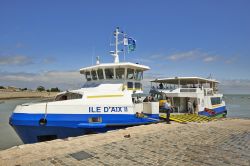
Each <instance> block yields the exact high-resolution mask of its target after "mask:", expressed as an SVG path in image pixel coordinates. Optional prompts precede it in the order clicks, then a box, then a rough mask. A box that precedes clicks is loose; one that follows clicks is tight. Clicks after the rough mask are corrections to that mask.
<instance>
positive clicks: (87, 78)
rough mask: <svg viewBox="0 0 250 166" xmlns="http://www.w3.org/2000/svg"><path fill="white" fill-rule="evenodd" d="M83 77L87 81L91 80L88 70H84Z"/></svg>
mask: <svg viewBox="0 0 250 166" xmlns="http://www.w3.org/2000/svg"><path fill="white" fill-rule="evenodd" d="M85 77H86V80H87V81H91V75H90V72H89V71H86V72H85Z"/></svg>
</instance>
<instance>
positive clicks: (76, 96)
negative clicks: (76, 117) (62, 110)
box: [55, 92, 82, 101]
mask: <svg viewBox="0 0 250 166" xmlns="http://www.w3.org/2000/svg"><path fill="white" fill-rule="evenodd" d="M81 98H82V94H79V93H71V92H68V93H64V94H61V95H58V96H56V98H55V101H62V100H73V99H81Z"/></svg>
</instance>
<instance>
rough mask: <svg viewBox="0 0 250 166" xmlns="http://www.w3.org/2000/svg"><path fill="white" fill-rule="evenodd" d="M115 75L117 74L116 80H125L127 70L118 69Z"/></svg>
mask: <svg viewBox="0 0 250 166" xmlns="http://www.w3.org/2000/svg"><path fill="white" fill-rule="evenodd" d="M115 74H116V79H124V78H125V69H124V68H116V69H115Z"/></svg>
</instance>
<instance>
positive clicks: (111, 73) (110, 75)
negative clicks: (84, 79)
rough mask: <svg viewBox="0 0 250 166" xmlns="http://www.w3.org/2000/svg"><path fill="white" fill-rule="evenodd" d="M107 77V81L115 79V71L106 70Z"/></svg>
mask: <svg viewBox="0 0 250 166" xmlns="http://www.w3.org/2000/svg"><path fill="white" fill-rule="evenodd" d="M105 75H106V79H113V78H114V69H112V68H109V69H105Z"/></svg>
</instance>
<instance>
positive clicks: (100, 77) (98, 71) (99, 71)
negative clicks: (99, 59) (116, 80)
mask: <svg viewBox="0 0 250 166" xmlns="http://www.w3.org/2000/svg"><path fill="white" fill-rule="evenodd" d="M97 75H98V78H99V80H102V79H104V75H103V70H102V69H98V70H97Z"/></svg>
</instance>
